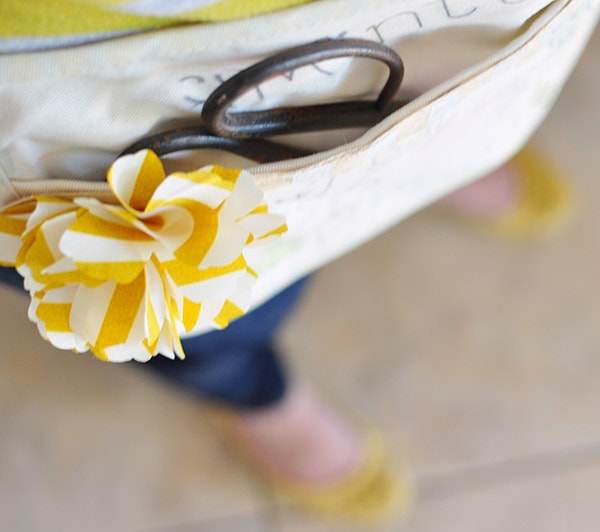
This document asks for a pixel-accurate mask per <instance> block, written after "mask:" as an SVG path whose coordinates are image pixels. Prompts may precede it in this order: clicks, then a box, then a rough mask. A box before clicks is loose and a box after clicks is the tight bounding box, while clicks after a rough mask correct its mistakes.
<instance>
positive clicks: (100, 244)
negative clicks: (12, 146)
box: [0, 150, 286, 362]
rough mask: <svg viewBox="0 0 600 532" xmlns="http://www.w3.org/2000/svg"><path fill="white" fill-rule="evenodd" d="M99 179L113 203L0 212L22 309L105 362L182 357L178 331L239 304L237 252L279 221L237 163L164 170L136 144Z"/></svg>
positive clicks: (225, 315) (3, 252)
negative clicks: (24, 296)
mask: <svg viewBox="0 0 600 532" xmlns="http://www.w3.org/2000/svg"><path fill="white" fill-rule="evenodd" d="M108 182H109V185H110V187H111V189H112V191H113V193H114V195H115V198H116V200H117V201H118V204H115V205H109V204H104V203H102V202H100V201H98V200H97V199H94V198H76V199H74V200H64V199H61V198H52V197H36V198H35V199H34V200H32V201H28V202H26V203H22V204H19V205H17V206H13V207H9V208H6V209H4V210H3V211H2V212H0V243H6V245H2V246H0V263H2V264H4V265H12V266H15V267H16V268H17V271H18V272H19V273H20V274H21V275H22V276H23V278H24V285H25V288H26V289H27V290H28V291H29V293H30V295H31V305H30V308H29V317H30V319H31V320H32V321H34V322H35V323H36V324H37V325H38V329H39V331H40V333H41V334H42V336H43V337H44V338H46V339H47V340H49V341H50V342H51V343H52V344H53V345H55V346H57V347H59V348H62V349H71V350H74V351H76V352H81V351H86V350H91V351H92V352H93V353H94V354H95V355H96V356H97V357H98V358H100V359H102V360H109V361H115V362H116V361H125V360H132V359H134V360H139V361H146V360H149V359H150V358H151V357H152V356H155V355H157V354H161V355H164V356H167V357H169V358H174V357H175V356H178V357H180V358H183V357H184V353H183V350H182V347H181V342H180V339H179V335H180V334H181V333H182V332H184V331H185V332H190V331H193V330H195V329H199V328H206V327H207V326H212V327H215V328H223V327H226V326H227V325H228V324H229V322H230V321H231V320H233V319H235V318H238V317H239V316H241V315H242V314H244V312H245V311H246V310H247V309H248V308H249V305H250V295H251V288H252V284H253V283H254V282H255V280H256V274H255V273H254V271H253V270H252V269H251V268H250V266H249V265H248V263H247V261H246V258H245V256H244V252H245V250H246V249H247V248H248V247H249V246H254V245H256V244H263V243H265V242H267V241H269V240H271V238H273V237H277V236H279V235H281V234H282V233H283V232H285V230H286V226H285V221H284V219H283V217H281V216H279V215H276V214H272V213H269V212H268V209H267V207H266V205H265V204H264V203H263V194H262V192H261V190H260V189H259V188H258V187H257V186H256V184H255V182H254V179H253V177H252V175H251V174H250V173H248V172H246V171H242V170H237V169H224V168H221V167H218V166H210V167H205V168H202V169H200V170H197V171H194V172H189V173H176V174H172V175H169V176H166V175H165V172H164V169H163V166H162V163H161V161H160V159H159V158H158V156H157V155H156V154H155V153H153V152H151V151H148V150H144V151H141V152H138V153H136V154H133V155H127V156H124V157H121V158H120V159H118V160H117V161H116V162H115V163H114V164H113V166H112V167H111V168H110V170H109V172H108Z"/></svg>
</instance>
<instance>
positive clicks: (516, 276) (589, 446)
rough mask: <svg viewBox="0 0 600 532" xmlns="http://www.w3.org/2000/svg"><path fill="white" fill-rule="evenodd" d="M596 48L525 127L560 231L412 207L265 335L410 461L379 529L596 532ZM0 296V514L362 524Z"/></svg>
mask: <svg viewBox="0 0 600 532" xmlns="http://www.w3.org/2000/svg"><path fill="white" fill-rule="evenodd" d="M599 58H600V33H599V32H597V33H596V34H595V37H594V39H593V42H592V43H591V46H590V48H589V49H588V51H587V52H586V54H585V56H584V58H583V61H582V62H581V64H580V65H579V67H578V69H577V70H576V72H575V73H574V76H573V78H572V80H571V82H570V84H569V85H568V87H567V88H566V90H565V92H564V94H563V96H562V97H561V99H560V101H559V103H558V105H557V106H556V108H555V110H554V111H553V113H552V115H551V116H550V118H549V119H548V121H547V122H546V124H545V125H544V126H543V127H542V129H541V130H540V132H539V133H538V134H537V136H536V139H535V140H536V143H537V144H538V145H539V146H541V147H542V148H544V149H546V150H548V151H549V152H551V153H553V154H554V157H555V159H556V160H557V162H558V163H560V164H561V165H562V166H563V167H564V168H565V169H566V170H567V171H568V172H569V173H570V174H571V175H572V177H573V180H574V182H575V184H576V185H577V187H578V188H579V190H580V199H581V211H580V213H579V216H578V218H577V220H576V222H575V224H574V225H573V226H572V227H571V228H570V230H569V231H568V232H567V233H566V234H564V235H563V236H561V237H559V238H557V239H555V240H552V241H548V242H544V243H534V244H527V245H524V244H516V243H511V242H504V241H497V240H492V239H489V238H485V237H482V236H477V235H474V234H472V233H469V232H464V231H462V230H461V229H459V228H458V227H456V226H454V225H449V224H446V223H444V222H443V221H442V220H441V219H439V218H437V217H436V216H435V215H434V214H433V213H431V212H425V213H422V214H419V215H418V216H415V217H413V218H412V219H410V220H408V221H406V222H405V223H402V224H401V225H399V226H398V227H396V228H395V229H393V230H392V231H390V232H388V233H386V234H385V235H383V236H381V237H380V238H378V239H376V240H375V241H373V242H371V243H369V244H368V245H366V246H364V247H363V248H361V249H359V250H358V251H356V252H354V253H352V254H351V255H349V256H347V257H345V258H344V259H342V260H339V261H338V262H336V263H335V264H332V265H330V266H328V267H326V268H325V269H324V270H323V271H322V272H321V273H320V274H319V275H318V276H317V277H316V278H315V280H314V282H313V286H312V288H311V290H310V292H309V293H308V295H307V297H306V299H305V300H304V302H303V304H302V305H301V308H300V310H299V312H298V314H297V315H296V316H295V317H294V319H293V320H292V321H291V322H289V323H288V325H287V327H286V328H285V331H284V332H283V335H282V342H283V345H285V346H286V348H287V349H288V351H289V353H290V358H291V364H292V365H293V366H295V367H296V368H297V369H298V371H300V372H302V373H303V374H304V375H308V376H309V377H311V378H312V379H314V380H316V381H317V382H320V384H321V385H322V386H323V387H325V388H327V389H328V391H329V392H330V393H332V394H333V395H334V396H336V397H337V398H339V399H340V400H342V401H343V402H345V403H347V404H349V405H351V407H352V408H355V409H356V410H358V411H360V412H362V413H363V414H365V415H367V416H368V417H369V418H370V419H372V420H373V421H374V422H375V423H377V424H378V425H379V426H380V427H381V428H383V430H384V431H385V432H386V433H387V434H388V436H389V438H390V440H391V442H392V445H393V447H394V448H395V449H396V450H397V451H398V452H400V451H402V453H403V454H404V456H405V457H406V460H407V462H408V463H409V464H411V467H412V469H413V470H414V473H415V476H416V479H417V482H418V485H419V490H420V501H419V504H418V506H417V508H416V511H415V512H414V514H413V515H412V517H411V518H410V519H409V521H408V523H406V524H405V525H404V526H401V525H399V524H398V525H394V526H392V527H390V528H389V530H394V531H403V530H407V531H410V532H454V531H456V532H484V531H485V532H496V531H497V532H592V531H596V530H598V529H600V385H598V382H599V380H600V298H599V292H598V290H597V287H598V284H599V282H598V280H599V278H600V247H599V246H598V242H599V241H600V211H599V210H598V209H597V204H596V202H597V201H598V200H597V198H599V197H600V194H599V193H600V181H599V177H598V175H597V174H598V173H599V172H600V152H599V150H598V141H599V138H600V101H599V99H598V94H600V69H598V61H599ZM349 286H352V287H353V288H355V289H353V290H348V287H349ZM0 294H1V297H2V302H3V304H2V310H1V312H2V318H1V320H0V337H1V338H2V341H3V344H2V356H1V357H0V530H2V531H6V532H55V531H56V532H70V531H73V532H82V531H83V532H96V531H103V532H106V531H111V532H112V531H118V532H121V531H123V532H191V531H210V532H238V531H243V532H304V531H306V532H308V531H310V532H320V531H328V532H329V531H337V530H363V529H360V528H352V527H350V528H343V527H339V526H335V525H333V524H331V523H323V522H318V521H316V520H313V519H310V518H308V517H306V516H303V515H300V514H298V513H295V512H293V511H290V510H289V509H286V508H283V507H280V506H278V505H276V504H275V503H273V501H272V500H271V499H270V498H269V496H268V495H267V494H265V493H264V492H263V491H262V490H261V488H260V487H259V486H258V485H257V484H256V483H255V482H254V480H253V479H252V478H251V477H249V476H248V475H247V474H246V472H244V471H243V470H242V469H240V468H239V467H238V466H237V465H236V463H235V462H234V460H233V459H232V458H231V457H230V456H229V455H228V454H227V452H226V451H225V450H224V449H223V447H222V445H221V444H220V442H219V440H218V439H217V437H216V436H215V435H214V434H213V433H212V432H211V430H210V429H209V428H208V427H207V426H206V417H205V412H204V411H203V409H202V407H201V406H199V405H197V404H194V403H193V402H191V401H190V400H189V399H188V397H186V396H185V395H183V394H182V393H180V392H179V391H177V390H174V389H171V388H168V387H165V386H163V385H162V384H158V383H157V381H155V380H153V379H152V378H149V377H148V376H147V375H146V374H145V372H144V369H143V368H140V367H124V366H118V365H108V364H103V363H99V362H95V361H94V360H93V359H91V358H90V357H87V356H81V357H75V356H73V355H71V354H64V353H58V352H56V351H54V350H53V349H52V348H51V347H49V346H47V345H46V344H44V343H43V342H42V341H41V340H39V339H38V337H37V333H36V332H35V330H34V328H33V326H32V325H30V324H29V323H28V322H27V321H26V319H25V318H24V316H25V313H26V307H27V301H26V299H25V298H24V297H22V295H21V294H19V293H17V292H13V291H10V290H8V289H6V288H1V292H0ZM306 331H310V334H306ZM323 375H326V376H327V380H326V381H325V379H324V378H323V377H322V376H323ZM367 530H369V532H370V531H371V530H373V528H368V529H367Z"/></svg>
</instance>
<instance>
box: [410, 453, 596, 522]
mask: <svg viewBox="0 0 600 532" xmlns="http://www.w3.org/2000/svg"><path fill="white" fill-rule="evenodd" d="M599 493H600V463H598V462H597V463H596V465H595V466H593V467H587V468H582V469H573V470H570V471H568V472H565V473H562V474H558V475H540V476H536V477H534V478H529V479H526V480H522V481H520V482H516V483H512V484H509V485H503V486H496V487H488V488H482V489H479V490H478V491H476V492H466V493H458V494H456V495H455V496H449V497H447V498H441V499H432V500H430V501H424V502H423V503H422V505H421V506H420V507H419V510H418V511H417V512H416V513H415V514H414V515H413V517H412V518H411V519H409V520H408V522H407V523H406V526H405V529H406V530H410V531H411V532H439V531H441V530H443V531H444V532H471V531H473V532H481V531H482V530H485V532H507V531H510V532H595V531H596V530H598V526H599V524H600V496H599Z"/></svg>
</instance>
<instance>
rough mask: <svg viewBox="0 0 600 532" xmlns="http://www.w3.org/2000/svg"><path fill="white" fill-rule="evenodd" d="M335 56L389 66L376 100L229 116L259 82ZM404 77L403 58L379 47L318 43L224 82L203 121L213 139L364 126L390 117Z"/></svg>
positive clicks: (289, 51) (343, 42) (338, 41)
mask: <svg viewBox="0 0 600 532" xmlns="http://www.w3.org/2000/svg"><path fill="white" fill-rule="evenodd" d="M339 57H364V58H368V59H374V60H377V61H381V62H383V63H385V64H386V65H387V66H388V68H389V76H388V79H387V82H386V84H385V85H384V87H383V89H382V90H381V93H380V94H379V97H378V98H377V100H375V101H364V100H359V101H350V102H340V103H330V104H321V105H309V106H304V107H279V108H275V109H267V110H264V111H246V112H240V113H229V112H228V111H229V108H230V107H231V106H232V105H233V103H234V102H235V101H236V100H237V99H238V98H240V97H241V96H242V95H243V94H245V93H247V92H248V91H250V90H252V89H253V88H255V87H256V86H257V85H258V84H260V83H262V82H264V81H267V80H269V79H271V78H273V77H275V76H278V75H280V74H283V73H286V72H289V71H290V70H294V69H296V68H298V67H302V66H307V65H310V64H313V63H316V62H320V61H325V60H327V59H335V58H339ZM403 76H404V65H403V63H402V59H401V58H400V56H399V55H398V54H396V52H394V50H392V49H391V48H389V47H387V46H385V45H383V44H379V43H377V42H373V41H367V40H363V39H322V40H319V41H315V42H312V43H309V44H305V45H301V46H296V47H293V48H289V49H287V50H284V51H283V52H281V53H278V54H275V55H273V56H270V57H268V58H267V59H264V60H263V61H260V62H258V63H256V64H254V65H252V66H250V67H248V68H246V69H244V70H242V71H241V72H239V73H238V74H236V75H234V76H233V77H231V78H229V79H228V80H227V81H225V82H224V83H223V84H222V85H221V86H220V87H218V88H217V89H216V90H215V91H214V92H213V93H212V94H211V95H210V96H209V97H208V99H207V100H206V102H205V103H204V107H203V108H202V121H203V124H204V125H205V127H207V128H208V129H209V130H210V131H212V132H213V133H214V134H215V135H217V136H221V137H229V138H252V137H264V136H271V135H283V134H287V133H304V132H308V131H323V130H328V129H339V128H347V127H368V126H372V125H374V124H376V123H377V122H379V121H380V120H381V119H383V118H385V116H387V115H388V114H389V110H388V111H387V112H386V109H387V108H388V107H389V104H390V102H391V100H392V98H393V97H394V95H395V94H396V92H397V91H398V89H399V88H400V84H401V83H402V78H403Z"/></svg>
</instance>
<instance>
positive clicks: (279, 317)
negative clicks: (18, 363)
mask: <svg viewBox="0 0 600 532" xmlns="http://www.w3.org/2000/svg"><path fill="white" fill-rule="evenodd" d="M0 282H4V283H7V284H10V285H12V286H15V287H19V288H21V289H22V287H23V280H22V279H21V277H20V276H19V274H17V272H16V271H15V270H14V269H12V268H1V267H0ZM304 285H305V280H304V279H303V280H301V281H298V282H297V283H295V284H293V285H291V286H290V287H288V288H287V289H285V290H284V291H282V292H281V293H279V294H277V295H276V296H275V297H273V298H272V299H271V300H269V301H267V302H266V303H265V304H264V305H262V306H260V307H258V308H257V309H255V310H253V311H252V312H250V313H248V314H246V315H245V316H243V317H241V318H239V319H238V320H236V321H234V322H233V323H231V325H229V327H227V328H226V329H224V330H222V331H212V332H209V333H206V334H203V335H200V336H195V337H191V338H186V339H184V340H183V342H182V343H183V348H184V350H185V353H186V358H185V360H178V359H177V360H169V359H167V358H164V357H160V356H158V357H154V358H153V359H152V360H151V361H150V362H147V363H146V364H143V365H142V364H139V365H140V366H142V367H147V368H149V369H151V370H153V371H155V372H156V373H157V374H159V375H161V376H163V377H166V378H168V379H170V380H171V381H173V382H174V383H176V384H177V385H180V386H182V387H185V388H187V389H189V390H191V391H192V392H194V393H197V394H198V395H200V396H202V397H205V398H207V399H209V400H214V401H217V402H221V403H225V404H227V405H229V406H232V407H234V408H240V409H251V408H261V407H265V406H268V405H270V404H273V403H275V402H277V401H278V400H279V399H280V398H281V397H282V396H283V394H284V393H285V389H286V377H285V370H284V368H283V366H282V363H281V361H280V357H279V355H278V354H277V351H276V349H275V347H274V345H273V335H274V333H275V331H276V330H277V328H278V327H279V325H280V324H281V322H282V321H283V320H284V319H285V317H286V316H287V315H288V314H289V312H290V311H291V310H292V308H293V306H294V304H295V303H296V301H297V300H298V298H299V297H300V294H301V292H302V289H303V287H304ZM135 364H138V363H137V362H136V363H135Z"/></svg>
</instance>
